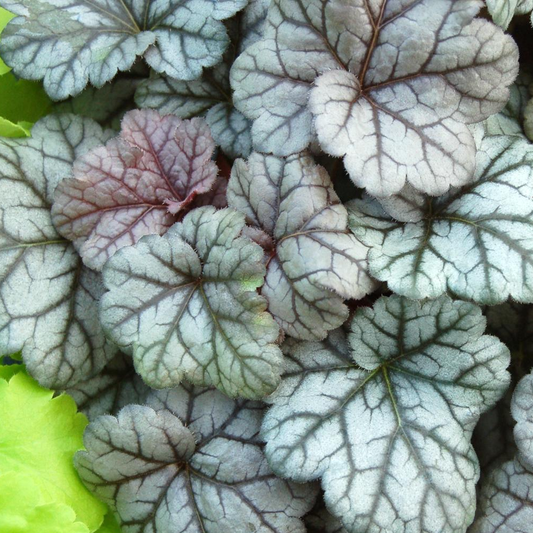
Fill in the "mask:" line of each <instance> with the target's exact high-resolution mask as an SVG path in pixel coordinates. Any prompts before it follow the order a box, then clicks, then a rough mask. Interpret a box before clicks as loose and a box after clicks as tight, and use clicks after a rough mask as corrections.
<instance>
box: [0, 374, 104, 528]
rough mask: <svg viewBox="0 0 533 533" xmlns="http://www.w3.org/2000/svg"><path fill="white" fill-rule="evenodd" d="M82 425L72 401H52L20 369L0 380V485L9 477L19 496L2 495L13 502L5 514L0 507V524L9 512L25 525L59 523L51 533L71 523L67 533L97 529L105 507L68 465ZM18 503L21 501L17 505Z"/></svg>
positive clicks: (61, 398)
mask: <svg viewBox="0 0 533 533" xmlns="http://www.w3.org/2000/svg"><path fill="white" fill-rule="evenodd" d="M86 425H87V419H86V418H85V417H84V416H83V415H82V414H80V413H77V412H76V405H75V403H74V402H73V401H72V398H70V397H69V396H67V395H61V396H56V397H54V392H53V391H51V390H47V389H44V388H42V387H40V386H39V385H38V384H37V383H36V382H35V381H34V380H33V379H31V378H30V377H29V376H28V375H26V373H25V372H24V371H23V370H19V371H18V372H17V373H16V374H15V375H14V376H12V377H11V378H10V379H9V380H5V379H2V378H0V428H1V431H0V480H2V478H4V476H5V475H6V474H8V473H12V475H13V477H12V478H11V481H12V482H13V483H14V484H15V485H16V486H17V487H19V488H20V490H21V492H23V494H16V493H15V494H11V495H9V494H8V495H7V496H8V497H11V498H13V499H14V502H13V504H11V505H8V506H7V510H6V507H4V506H3V505H2V504H1V503H0V509H1V512H0V525H1V524H2V520H3V519H5V518H6V516H5V515H6V512H7V511H9V510H11V512H13V513H17V514H18V513H20V514H22V515H23V516H24V515H25V518H26V520H27V521H30V520H38V519H39V518H42V519H45V518H46V517H49V518H50V522H49V524H48V525H50V524H53V523H54V521H55V522H60V521H63V522H64V524H63V525H64V526H65V529H64V530H63V529H54V530H52V532H53V533H57V532H59V531H60V532H61V533H62V532H63V531H64V532H65V533H71V530H70V529H67V524H68V523H69V522H71V523H74V521H75V520H74V519H76V524H77V525H75V524H73V525H72V533H74V532H75V533H82V532H83V533H88V531H94V530H95V529H97V528H98V526H99V525H100V523H101V522H102V520H103V517H104V514H105V512H106V508H105V506H104V505H102V503H101V502H99V501H98V500H97V499H96V498H94V497H93V496H92V495H91V494H90V493H89V492H88V491H87V489H86V488H85V487H84V486H83V484H82V483H81V481H80V479H79V477H78V475H77V473H76V470H75V469H74V467H73V465H72V458H73V456H74V453H75V452H77V451H78V450H79V449H81V448H82V434H83V430H84V428H85V426H86ZM4 481H5V478H4ZM0 484H1V481H0ZM4 487H5V485H4ZM2 493H3V490H0V500H1V499H2ZM18 498H20V499H21V500H23V501H21V502H19V503H18V504H17V499H18ZM24 501H26V502H30V503H32V501H33V503H35V506H37V507H36V508H34V509H32V508H31V507H34V506H32V505H30V506H25V505H24ZM39 507H41V508H39ZM8 516H9V514H8ZM8 520H9V518H8ZM79 522H82V523H83V524H85V526H84V527H82V526H81V525H80V524H79ZM30 523H31V522H30ZM8 524H9V521H8ZM19 525H20V521H19ZM37 525H38V524H37ZM45 525H47V524H46V522H45V523H44V524H41V526H42V529H41V528H36V529H28V530H24V529H22V530H19V529H14V530H13V529H9V528H6V529H3V528H1V527H0V531H2V532H6V533H11V532H13V531H14V532H17V533H18V532H19V531H20V532H21V533H23V532H24V533H37V532H39V533H41V531H43V532H45V531H46V532H47V531H48V530H47V529H45V528H44V526H45ZM28 527H29V526H28ZM87 528H88V529H87ZM52 532H51V533H52Z"/></svg>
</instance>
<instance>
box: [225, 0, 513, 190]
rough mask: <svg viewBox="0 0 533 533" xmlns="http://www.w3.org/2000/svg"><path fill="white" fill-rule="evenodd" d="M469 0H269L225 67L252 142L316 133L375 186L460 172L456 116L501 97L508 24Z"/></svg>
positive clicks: (464, 136) (474, 118)
mask: <svg viewBox="0 0 533 533" xmlns="http://www.w3.org/2000/svg"><path fill="white" fill-rule="evenodd" d="M481 6H482V2H480V1H478V0H374V1H372V2H369V1H368V0H350V1H346V0H328V1H326V0H310V1H305V2H304V1H302V0H273V1H272V3H271V5H270V7H269V10H268V14H267V20H266V23H265V26H264V33H263V37H262V39H261V40H260V41H258V42H256V43H255V44H253V45H251V46H250V47H248V48H247V49H246V50H245V51H244V52H243V53H242V54H241V55H240V56H239V57H238V58H237V60H236V61H235V63H234V64H233V67H232V70H231V84H232V87H233V90H234V98H233V100H234V103H235V106H236V108H237V109H238V110H239V111H241V112H242V113H243V115H244V116H246V117H247V118H249V119H251V120H253V126H252V139H253V142H254V148H255V149H256V150H258V151H261V152H268V153H273V154H275V155H280V156H285V155H290V154H293V153H296V152H299V151H301V150H303V149H305V148H306V147H307V146H308V145H309V144H310V143H311V142H312V141H313V140H314V139H315V136H318V141H319V143H320V145H321V147H322V149H323V150H324V151H325V152H327V153H328V154H330V155H333V156H337V157H344V164H345V166H346V170H347V171H348V173H349V174H350V177H351V178H352V180H353V181H354V183H355V184H356V185H357V186H359V187H365V188H366V189H367V191H368V192H369V193H370V194H372V195H375V196H389V195H391V194H396V193H398V192H399V191H400V190H401V189H402V188H403V187H404V185H405V184H407V183H408V184H410V185H412V186H413V187H414V188H415V189H417V190H419V191H422V192H425V193H428V194H431V195H438V194H443V193H445V192H446V191H447V190H448V189H449V188H450V186H460V185H463V184H465V183H468V182H469V180H470V178H471V175H472V172H473V170H474V159H475V144H474V140H473V137H472V134H471V132H470V130H469V128H468V124H472V123H476V122H480V121H482V120H484V119H486V118H487V117H489V116H490V115H492V114H493V113H497V112H498V111H499V110H500V109H502V108H503V106H504V105H505V103H506V101H507V99H508V97H509V91H508V88H507V87H508V86H509V85H510V84H511V83H512V82H513V81H514V78H515V77H516V75H517V73H518V49H517V47H516V45H515V43H514V41H513V39H512V38H511V37H510V36H507V35H505V34H504V33H503V31H502V30H501V29H500V28H498V27H497V26H495V25H494V24H492V23H491V22H489V21H487V20H482V19H476V18H474V17H475V16H476V14H477V13H478V11H479V9H480V7H481Z"/></svg>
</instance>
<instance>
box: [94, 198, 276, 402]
mask: <svg viewBox="0 0 533 533" xmlns="http://www.w3.org/2000/svg"><path fill="white" fill-rule="evenodd" d="M243 227H244V217H243V216H242V215H240V214H238V213H236V212H235V211H233V210H230V209H224V210H220V211H215V210H214V209H213V208H212V207H200V208H198V209H195V210H193V211H191V212H190V213H189V214H188V215H187V216H186V217H185V218H184V219H183V222H182V223H180V224H178V225H175V226H174V227H173V228H172V229H171V230H170V231H169V232H168V233H167V234H166V235H164V236H163V237H159V236H149V237H145V238H143V239H141V241H140V242H138V243H137V244H135V245H133V246H130V247H127V248H123V249H122V250H120V251H119V252H118V253H117V254H115V255H114V256H113V257H112V258H111V259H110V260H109V261H108V263H107V264H106V267H105V269H104V282H105V284H106V286H107V288H108V289H109V291H110V292H108V293H107V294H105V295H104V297H103V298H102V306H101V320H102V324H103V326H104V328H105V329H106V331H107V333H108V334H109V336H110V337H111V339H113V341H114V342H116V343H117V344H118V345H119V346H121V347H122V348H123V349H125V350H127V351H128V352H132V353H133V359H134V362H135V367H136V369H137V371H138V372H139V373H140V374H141V376H142V377H143V379H144V380H145V381H146V383H147V384H148V385H150V386H152V387H156V388H164V387H171V386H173V385H176V384H178V383H180V382H181V381H182V379H184V378H185V379H187V380H188V381H190V382H192V383H194V384H202V385H211V384H212V385H215V386H216V387H218V388H219V389H220V390H221V391H223V392H225V393H226V394H228V395H229V396H245V397H248V398H260V397H262V396H265V395H266V394H269V393H270V392H272V391H273V390H274V389H275V388H276V386H277V385H278V383H279V379H280V378H279V376H280V372H281V368H280V367H281V359H282V358H281V352H280V350H279V348H278V347H277V346H276V345H275V344H273V343H274V342H275V341H276V339H277V337H278V332H279V330H278V327H277V325H276V323H275V321H274V320H273V319H272V317H271V316H270V314H268V313H267V312H266V301H265V299H264V298H263V297H261V296H259V295H258V294H257V293H256V289H257V288H258V287H260V286H261V285H262V283H263V277H264V272H265V269H264V266H263V265H262V263H261V258H262V251H261V248H259V246H257V245H256V244H254V243H253V242H251V241H250V240H249V239H247V238H245V237H239V234H240V233H241V230H242V229H243Z"/></svg>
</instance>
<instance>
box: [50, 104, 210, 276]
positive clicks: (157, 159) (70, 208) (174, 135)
mask: <svg viewBox="0 0 533 533" xmlns="http://www.w3.org/2000/svg"><path fill="white" fill-rule="evenodd" d="M214 149H215V145H214V143H213V139H212V138H211V134H210V132H209V128H208V126H207V125H206V123H205V122H204V121H203V120H201V119H193V120H191V121H181V120H180V119H178V118H176V117H173V116H161V115H159V113H157V112H156V111H152V110H144V111H138V110H137V111H130V112H129V113H127V115H126V116H125V117H124V120H123V121H122V131H121V135H120V137H118V138H116V139H112V140H111V141H109V142H108V143H107V144H106V145H105V146H100V147H98V148H96V149H94V150H92V151H90V152H89V153H87V154H85V155H84V156H83V157H81V158H79V159H77V160H76V162H75V164H74V171H73V174H74V175H73V177H72V178H70V179H66V180H64V181H63V182H62V183H61V184H60V185H59V187H58V190H57V192H56V195H55V201H54V206H53V209H52V217H53V221H54V224H55V226H56V227H57V228H58V230H59V231H60V232H61V234H62V235H64V236H65V237H67V238H68V239H70V240H71V241H73V242H74V245H75V247H76V249H77V250H78V251H79V253H80V255H81V256H82V258H83V260H84V262H85V264H86V265H87V266H89V267H90V268H93V269H97V270H101V269H102V267H103V266H104V263H105V262H106V261H107V260H108V259H109V257H111V256H112V255H113V254H114V253H115V252H116V251H117V250H118V249H120V248H122V247H124V246H129V245H132V244H134V243H136V242H137V241H138V240H139V239H140V238H141V237H142V236H144V235H150V234H154V233H155V234H160V233H164V232H165V231H166V230H167V229H168V228H170V226H172V224H174V223H175V222H176V221H177V219H178V215H179V214H181V212H182V211H183V210H184V209H185V208H187V207H188V206H190V204H191V203H192V202H193V200H194V199H195V198H196V196H197V195H200V194H205V193H207V192H209V191H210V189H211V188H212V187H213V185H214V183H215V180H216V177H217V172H218V170H217V166H216V164H215V163H214V162H213V161H212V160H211V156H212V155H213V151H214Z"/></svg>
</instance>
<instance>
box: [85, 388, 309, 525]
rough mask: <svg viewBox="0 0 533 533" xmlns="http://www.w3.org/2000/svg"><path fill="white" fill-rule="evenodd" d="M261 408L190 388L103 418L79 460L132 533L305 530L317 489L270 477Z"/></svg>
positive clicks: (98, 492) (88, 478)
mask: <svg viewBox="0 0 533 533" xmlns="http://www.w3.org/2000/svg"><path fill="white" fill-rule="evenodd" d="M262 414H263V408H262V406H261V405H259V404H257V403H252V402H245V401H234V400H231V399H229V398H227V397H225V396H224V395H222V394H220V393H219V392H217V391H214V390H209V389H200V388H197V387H192V386H189V385H183V386H180V387H178V388H176V389H172V390H170V391H168V392H156V393H154V394H153V395H151V396H150V397H149V398H148V399H147V405H146V406H140V405H129V406H127V407H125V408H124V409H123V410H122V411H121V412H120V413H119V414H118V417H117V418H114V417H111V416H103V417H100V418H98V419H97V420H96V421H94V422H92V423H91V424H90V425H89V427H88V430H87V431H86V433H85V439H84V442H85V446H86V448H87V451H86V452H80V453H78V455H77V458H76V464H77V468H78V471H79V473H80V475H81V478H82V480H83V481H84V483H85V484H86V485H87V487H89V488H90V489H91V490H92V491H94V493H95V494H96V495H97V496H98V497H100V498H101V499H103V500H104V501H105V502H107V503H109V504H110V505H111V506H112V507H113V508H114V509H116V511H117V513H118V515H119V517H120V520H121V525H122V531H123V532H124V533H141V532H147V531H150V532H152V533H170V532H172V533H197V532H198V533H200V532H201V533H250V532H252V531H253V532H255V533H273V532H275V533H305V527H304V525H303V524H302V522H301V521H300V520H299V518H300V517H301V516H302V515H304V514H305V513H306V512H307V511H308V510H309V509H310V508H311V507H312V505H313V502H314V499H315V497H316V493H317V487H316V486H315V485H296V484H294V483H291V482H287V481H283V480H281V479H279V478H277V477H276V476H274V474H272V472H271V471H270V469H269V468H268V465H267V462H266V459H265V457H264V455H263V451H262V445H261V442H260V440H259V438H258V432H259V426H260V423H261V418H262Z"/></svg>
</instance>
